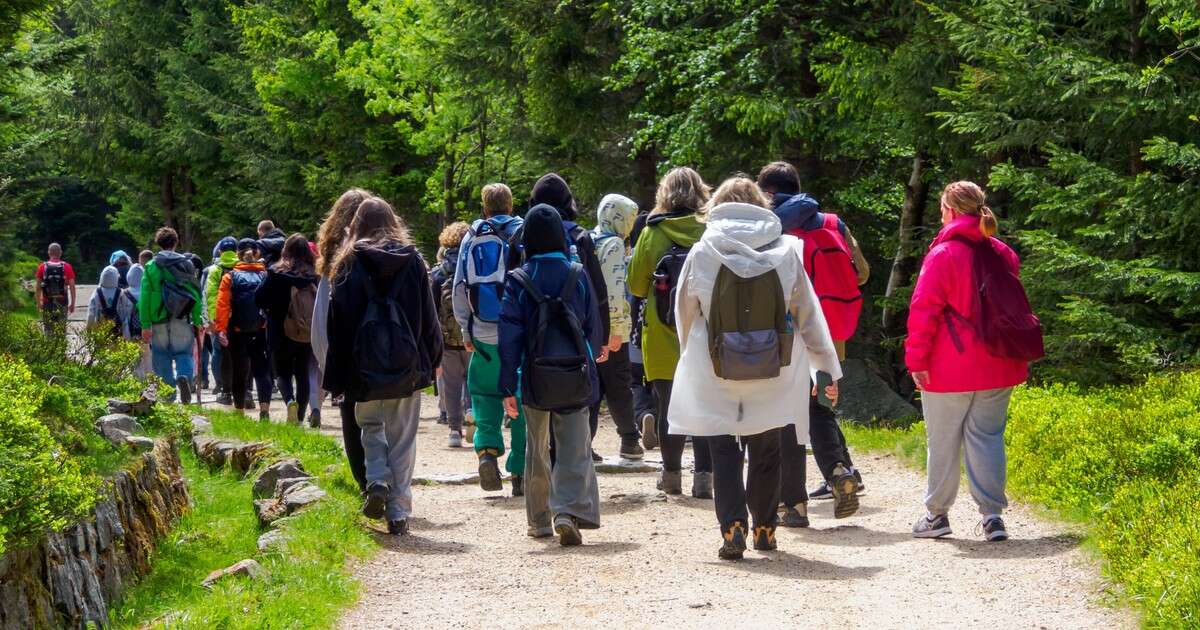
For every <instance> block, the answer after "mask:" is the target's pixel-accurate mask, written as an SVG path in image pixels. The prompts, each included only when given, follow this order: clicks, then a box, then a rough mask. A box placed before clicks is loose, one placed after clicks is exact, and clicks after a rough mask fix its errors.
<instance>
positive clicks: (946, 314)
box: [904, 216, 1029, 393]
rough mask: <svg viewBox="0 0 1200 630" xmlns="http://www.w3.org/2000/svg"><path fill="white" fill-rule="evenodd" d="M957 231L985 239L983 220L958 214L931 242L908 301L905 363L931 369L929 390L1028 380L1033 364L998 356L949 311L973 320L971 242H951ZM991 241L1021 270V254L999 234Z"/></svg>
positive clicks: (968, 389)
mask: <svg viewBox="0 0 1200 630" xmlns="http://www.w3.org/2000/svg"><path fill="white" fill-rule="evenodd" d="M956 235H957V236H965V237H967V238H970V239H974V240H981V239H983V238H984V236H983V233H982V232H980V231H979V218H978V217H973V216H960V217H958V218H957V219H955V220H954V221H952V222H950V224H949V225H947V226H945V227H943V228H942V231H941V232H939V233H938V235H937V238H935V239H934V240H933V243H932V244H931V245H930V246H929V253H928V254H926V255H925V261H924V262H923V263H922V264H921V275H920V276H919V277H918V278H917V286H916V288H915V289H914V290H913V296H912V302H911V303H910V304H909V309H908V339H906V340H905V342H904V362H905V364H906V365H907V366H908V369H909V371H910V372H920V371H928V372H929V385H928V386H927V387H926V390H927V391H931V392H941V393H949V392H972V391H981V390H986V389H998V388H1001V387H1012V386H1014V385H1018V384H1020V383H1023V382H1025V380H1026V379H1027V378H1028V377H1029V364H1028V363H1026V362H1024V361H1015V360H1012V359H1004V358H1000V357H996V356H993V355H992V354H990V353H989V352H988V350H987V347H986V346H984V344H983V342H982V341H980V340H979V339H978V338H977V337H976V335H975V331H974V330H973V329H972V327H971V326H970V325H968V324H966V323H965V322H963V321H961V320H960V319H959V318H958V317H956V316H955V315H954V314H953V313H951V312H950V309H953V311H954V312H956V313H957V314H958V315H961V316H962V317H964V318H966V319H968V320H969V319H972V318H973V317H974V316H975V301H976V287H975V280H974V274H973V271H972V269H971V267H972V253H971V250H970V249H969V248H968V247H967V245H965V244H963V243H958V242H955V241H952V240H950V238H951V237H952V236H956ZM991 242H992V247H994V248H995V249H996V251H998V252H1000V254H1001V255H1003V256H1004V257H1005V258H1006V259H1007V260H1008V261H1009V264H1011V265H1012V268H1013V270H1014V271H1015V272H1019V271H1020V267H1021V261H1020V260H1019V259H1018V258H1017V255H1016V253H1014V252H1013V250H1011V249H1009V247H1008V246H1007V245H1005V244H1004V243H1002V242H1000V241H999V240H997V239H995V238H993V239H991ZM951 329H953V330H951ZM956 337H957V341H958V342H959V343H960V344H961V350H960V349H959V347H958V346H957V345H956V343H955V341H956V339H955V338H956Z"/></svg>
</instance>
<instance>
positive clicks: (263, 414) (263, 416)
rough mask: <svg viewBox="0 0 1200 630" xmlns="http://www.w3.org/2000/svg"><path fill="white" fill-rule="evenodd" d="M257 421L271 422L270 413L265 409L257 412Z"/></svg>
mask: <svg viewBox="0 0 1200 630" xmlns="http://www.w3.org/2000/svg"><path fill="white" fill-rule="evenodd" d="M258 421H259V422H270V421H271V412H270V411H267V410H266V409H263V410H262V411H259V412H258Z"/></svg>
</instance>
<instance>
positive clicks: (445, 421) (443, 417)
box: [437, 413, 450, 424]
mask: <svg viewBox="0 0 1200 630" xmlns="http://www.w3.org/2000/svg"><path fill="white" fill-rule="evenodd" d="M437 423H438V424H450V419H449V418H447V417H446V414H444V413H443V414H441V415H439V416H438V419H437Z"/></svg>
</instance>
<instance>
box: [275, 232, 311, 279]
mask: <svg viewBox="0 0 1200 630" xmlns="http://www.w3.org/2000/svg"><path fill="white" fill-rule="evenodd" d="M271 269H273V270H275V271H279V272H283V273H293V274H298V275H304V276H311V275H315V274H316V273H317V259H316V257H315V256H313V253H312V249H310V248H309V246H308V239H306V238H304V235H303V234H300V233H299V232H297V233H296V234H293V235H291V236H289V237H288V238H287V240H286V241H284V242H283V253H282V254H280V256H279V262H277V263H275V264H274V265H273V266H272V267H271Z"/></svg>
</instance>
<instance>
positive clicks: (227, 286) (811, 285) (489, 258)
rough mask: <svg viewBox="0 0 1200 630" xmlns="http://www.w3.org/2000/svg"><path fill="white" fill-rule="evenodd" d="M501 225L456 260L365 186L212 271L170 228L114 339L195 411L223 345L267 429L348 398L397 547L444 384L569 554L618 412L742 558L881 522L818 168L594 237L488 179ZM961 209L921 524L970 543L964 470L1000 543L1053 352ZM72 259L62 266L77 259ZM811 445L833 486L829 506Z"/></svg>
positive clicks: (225, 363)
mask: <svg viewBox="0 0 1200 630" xmlns="http://www.w3.org/2000/svg"><path fill="white" fill-rule="evenodd" d="M481 207H482V214H481V216H480V217H479V218H478V219H475V220H473V221H472V222H471V223H469V224H468V223H465V222H459V223H454V224H451V225H448V226H446V227H445V229H443V230H442V232H441V234H440V235H439V239H438V245H439V248H438V254H437V260H436V261H434V264H433V265H432V266H431V265H428V264H427V263H426V262H425V260H424V259H423V257H422V256H421V254H420V253H418V251H417V248H416V247H415V245H414V243H413V240H412V238H411V236H410V234H409V232H408V230H407V227H406V226H405V224H404V222H403V221H402V220H401V219H400V218H399V217H398V216H397V215H396V213H395V212H394V211H393V209H392V207H391V206H390V205H389V204H388V202H387V201H385V200H384V199H381V198H380V197H378V196H376V195H374V194H372V193H370V192H368V191H365V190H360V189H351V190H348V191H346V192H345V193H343V194H342V195H341V197H340V198H338V200H337V201H336V202H335V203H334V205H333V207H332V208H331V209H330V211H329V213H328V215H327V216H326V218H325V220H324V222H323V224H322V225H321V227H320V230H319V233H318V234H317V238H316V241H315V243H314V242H310V241H308V240H307V239H306V238H305V237H304V236H303V235H301V234H293V235H291V236H285V235H284V233H283V232H282V231H280V230H278V229H276V228H275V226H274V225H273V224H271V223H270V222H269V221H264V222H263V223H262V224H260V225H259V230H258V238H243V239H241V240H236V239H234V238H232V237H226V238H223V239H221V240H220V241H219V242H218V243H217V246H216V247H215V248H214V250H213V254H212V262H211V264H209V265H207V266H202V265H201V264H200V261H198V260H196V258H197V257H195V256H193V255H185V254H180V253H177V252H176V251H175V250H176V247H177V245H178V237H177V235H176V234H175V232H174V231H173V230H171V229H170V228H162V229H160V230H159V231H158V233H157V234H156V236H155V243H156V245H157V246H158V248H159V251H158V253H156V254H153V255H152V257H150V256H147V254H149V252H144V253H143V256H141V257H140V260H139V263H137V264H128V263H130V262H131V261H129V258H128V256H125V255H124V254H123V252H117V253H116V254H114V255H113V265H111V266H109V267H106V268H105V269H104V271H103V272H102V273H101V282H100V289H99V290H98V291H97V294H96V296H94V297H93V299H92V304H91V305H90V307H89V320H90V321H99V320H100V319H111V320H113V321H114V323H115V324H116V330H118V331H120V334H122V335H124V336H125V337H127V338H131V339H136V338H137V337H138V334H139V333H140V335H141V336H142V338H143V339H144V340H145V341H146V342H148V344H149V355H150V357H151V363H152V366H153V371H154V373H155V374H157V375H158V376H159V377H160V378H162V379H163V380H164V381H165V382H167V383H175V384H176V387H177V392H178V395H179V398H180V400H181V401H182V402H184V403H187V402H189V401H190V399H191V393H192V390H193V388H194V387H196V386H197V382H196V381H195V380H193V379H194V373H195V372H194V371H195V366H194V364H193V361H194V359H193V355H194V354H195V355H197V356H198V357H199V358H200V360H201V363H202V364H203V363H205V360H204V358H203V357H204V356H205V355H206V354H207V353H208V352H210V351H211V354H212V358H211V365H212V367H213V372H214V374H215V375H216V377H217V381H216V383H217V385H216V388H217V390H218V391H219V392H220V395H221V396H222V398H220V399H219V400H218V402H225V403H229V402H232V404H233V405H234V406H235V407H237V408H239V409H253V400H252V399H251V396H250V393H249V383H251V382H253V383H254V384H255V385H256V387H257V390H258V405H259V407H258V409H259V412H260V417H261V418H262V419H264V420H266V419H268V418H269V415H268V414H269V405H270V399H271V396H272V390H273V385H274V384H276V383H277V384H278V390H279V394H280V396H281V397H282V398H283V400H284V401H285V403H286V405H287V408H288V419H289V420H290V421H292V422H301V421H302V420H303V417H304V409H305V407H306V406H307V407H310V408H311V415H310V418H311V422H312V424H313V426H319V424H320V417H319V408H320V401H321V398H322V397H323V395H324V393H325V392H328V393H330V394H331V395H333V396H335V397H336V399H338V400H340V401H341V403H340V405H339V407H340V413H341V420H342V432H343V437H344V441H345V448H346V454H347V458H348V461H349V464H350V469H351V472H352V474H353V476H354V478H355V479H356V481H357V482H358V483H359V485H360V488H361V489H362V492H363V497H364V504H363V513H364V514H365V515H366V516H367V517H368V518H371V519H381V520H384V521H385V522H386V525H387V530H388V532H389V533H391V534H395V535H404V534H406V533H407V532H408V519H409V517H410V515H411V514H412V510H413V500H412V475H413V469H414V465H415V453H416V451H415V445H416V436H417V426H418V421H419V418H420V411H421V405H420V399H421V393H422V391H423V390H425V389H427V388H428V387H430V386H431V385H434V384H435V383H436V391H437V394H438V397H439V408H440V418H439V423H443V424H445V425H448V428H449V438H448V442H447V443H448V446H449V447H452V448H458V447H461V446H463V445H464V442H465V441H469V442H471V444H470V446H471V447H472V448H473V449H474V451H475V453H476V455H477V458H478V473H479V484H480V486H481V487H482V489H483V490H485V491H491V492H494V491H500V490H502V489H503V482H504V478H503V475H502V473H501V470H500V466H501V462H500V460H501V459H502V458H505V456H506V455H507V457H506V458H505V461H504V464H503V465H504V468H505V469H506V470H507V472H508V473H509V480H510V485H511V489H512V494H513V496H518V497H524V502H525V506H526V518H527V527H528V530H527V532H528V535H529V536H532V537H538V538H540V537H550V536H555V535H557V537H558V540H559V542H560V544H562V545H564V546H572V545H578V544H581V543H582V536H581V533H580V532H581V530H587V529H596V528H598V527H599V526H600V518H601V514H600V512H601V504H600V495H599V486H598V484H597V479H596V471H595V464H596V463H597V462H599V461H602V457H601V456H600V455H599V454H598V453H597V452H596V451H595V450H594V449H593V447H592V441H593V438H594V437H595V435H596V432H597V430H598V426H599V422H598V420H599V415H600V405H601V402H602V401H603V402H604V403H606V404H607V409H608V412H609V414H610V416H611V417H612V420H613V423H614V424H615V426H616V431H617V433H618V434H619V437H620V448H619V455H620V457H621V458H624V459H631V460H638V459H642V458H643V457H644V454H645V451H646V450H649V449H656V448H657V449H660V450H661V455H662V471H661V473H660V475H659V478H658V481H657V487H658V489H659V490H661V491H663V492H665V493H666V494H671V495H678V494H682V492H683V470H684V467H683V455H684V451H685V449H686V446H687V444H688V443H689V442H690V443H691V445H692V453H693V460H694V472H693V474H692V478H691V495H692V496H694V497H696V498H700V499H713V500H714V505H715V511H716V515H717V521H718V527H719V531H720V535H721V545H720V547H719V550H718V555H719V557H720V558H723V559H738V558H741V557H742V555H743V552H744V551H745V550H746V548H747V545H748V544H752V545H753V547H754V548H755V549H758V550H772V549H775V548H776V544H777V543H776V536H775V530H776V527H777V526H784V527H808V526H809V516H808V510H807V505H808V501H809V500H810V499H824V498H831V499H832V500H833V502H834V516H835V518H839V519H840V518H846V517H849V516H851V515H853V514H854V513H855V512H856V511H857V510H858V508H859V498H858V496H859V494H860V493H862V492H863V491H864V485H863V479H862V475H861V473H860V472H859V470H858V469H857V468H856V467H855V465H854V462H853V460H852V458H851V454H850V452H849V449H848V448H847V445H846V440H845V437H844V436H843V434H842V431H841V429H840V428H839V425H838V422H837V419H836V417H835V415H834V413H833V411H832V410H831V409H830V407H832V406H836V405H837V402H838V399H839V394H840V392H839V388H838V381H839V379H840V378H841V376H842V369H841V361H842V360H843V359H844V358H845V342H846V341H847V340H848V339H850V338H851V337H852V336H853V335H854V333H855V330H856V328H857V324H858V318H859V314H860V311H861V306H862V299H863V298H862V293H861V290H860V286H861V285H863V284H865V283H866V281H867V279H868V277H869V268H868V265H867V262H866V258H865V257H864V256H863V254H862V252H861V250H860V248H859V246H858V243H857V241H856V240H855V238H854V236H853V234H852V233H851V230H850V228H849V227H848V226H847V225H846V223H845V222H844V221H843V220H842V219H841V218H839V217H838V216H837V215H835V214H832V213H828V212H824V211H822V210H821V206H820V204H819V203H818V202H817V201H816V200H815V199H813V198H812V197H811V196H809V195H806V194H804V193H803V192H802V190H801V182H800V177H799V175H798V173H797V171H796V169H795V168H794V167H792V166H791V165H790V164H788V163H785V162H775V163H772V164H768V165H767V166H765V167H763V168H762V169H761V170H760V171H759V173H758V176H757V179H756V180H755V179H751V178H749V177H747V176H740V175H739V176H735V177H731V178H729V179H727V180H725V181H724V182H722V183H721V184H720V185H719V186H718V187H717V188H716V189H715V191H714V190H712V189H711V187H710V186H709V185H708V184H706V183H705V182H704V181H703V179H702V178H701V176H700V175H699V174H698V173H697V172H696V171H694V170H692V169H690V168H687V167H679V168H675V169H673V170H671V171H670V172H668V173H667V174H666V175H665V176H664V177H663V178H662V180H661V182H660V184H659V186H658V189H657V192H656V195H655V200H654V207H653V208H650V209H648V210H643V209H640V208H639V206H638V204H637V203H636V202H635V201H633V200H632V199H630V198H629V197H626V196H624V195H620V194H609V195H606V196H604V197H603V198H602V199H601V200H600V202H599V204H598V207H597V209H596V216H595V219H596V221H595V224H596V227H595V228H593V229H590V230H589V229H587V228H584V227H583V226H581V225H579V223H577V220H578V219H579V214H580V209H579V208H578V206H577V205H576V200H575V197H574V195H573V194H572V192H571V189H570V187H569V186H568V184H567V182H566V181H565V180H564V179H563V178H562V177H560V176H559V175H557V174H554V173H550V174H547V175H545V176H543V177H541V178H540V179H539V180H538V181H537V183H536V184H535V185H534V186H533V189H532V191H531V193H530V196H529V199H528V205H527V208H528V209H527V210H526V211H525V213H524V216H523V217H520V216H516V215H515V214H514V204H513V194H512V191H511V190H510V189H509V188H508V186H506V185H504V184H502V183H495V184H489V185H487V186H485V187H483V189H482V191H481ZM941 213H942V226H943V227H942V229H941V231H940V232H939V234H938V236H937V237H936V238H935V240H934V241H933V243H932V245H931V246H930V249H929V252H928V254H927V255H926V256H925V259H924V262H923V265H922V269H921V273H920V276H919V278H918V280H917V283H916V286H915V289H914V291H913V296H912V302H911V306H910V310H909V319H908V333H909V334H908V337H907V339H906V342H905V361H906V364H907V367H908V369H909V370H910V371H911V373H912V377H913V380H914V382H915V384H916V386H917V387H918V388H919V389H920V390H921V400H922V405H923V408H924V415H925V421H926V428H927V432H928V434H929V463H928V471H929V472H928V488H927V492H926V496H925V513H924V514H922V515H921V517H920V518H919V519H918V520H917V522H916V523H915V525H914V526H913V530H912V532H913V535H914V536H917V537H924V538H935V537H941V536H945V535H948V534H950V533H951V528H950V522H949V518H948V511H949V509H950V506H951V505H952V503H953V502H954V499H955V496H956V495H957V491H958V484H959V475H960V472H959V465H960V464H959V462H960V459H962V458H964V457H965V460H966V468H967V477H968V481H969V486H970V492H971V495H972V497H973V498H974V499H975V501H976V503H977V504H978V506H979V512H980V514H981V521H980V523H981V526H982V530H983V532H984V536H985V538H986V539H987V540H989V541H998V540H1004V539H1006V538H1007V536H1008V534H1007V532H1006V530H1005V525H1004V521H1003V518H1002V513H1003V511H1004V509H1005V507H1006V506H1007V503H1006V498H1005V453H1004V439H1003V434H1004V426H1005V421H1006V417H1007V406H1008V399H1009V396H1010V394H1011V392H1012V388H1013V387H1014V386H1015V385H1017V384H1019V383H1021V382H1023V381H1024V380H1025V379H1026V378H1027V375H1028V366H1029V362H1030V361H1033V360H1036V359H1037V358H1039V357H1040V356H1041V352H1042V346H1041V330H1040V325H1039V324H1038V321H1037V318H1036V317H1035V316H1034V315H1033V313H1032V312H1031V311H1030V309H1029V304H1028V300H1027V299H1026V298H1025V294H1024V290H1023V288H1022V287H1021V284H1020V280H1019V278H1018V271H1019V269H1018V267H1019V262H1018V260H1017V257H1016V255H1015V254H1014V253H1013V251H1012V250H1011V249H1009V248H1008V247H1007V246H1006V245H1005V244H1003V243H1002V242H1001V241H999V240H998V239H996V238H994V235H995V233H996V229H997V222H996V218H995V216H994V215H993V214H992V212H991V210H990V209H989V208H988V206H987V204H986V198H985V193H984V191H983V190H982V189H981V188H980V187H979V186H978V185H976V184H974V183H971V182H966V181H959V182H954V183H952V184H950V185H949V186H947V187H946V189H945V190H944V192H943V193H942V196H941ZM50 253H51V260H50V262H49V263H47V265H48V266H49V265H54V264H62V263H61V260H60V258H58V257H57V255H56V251H55V249H54V248H53V247H52V249H51V252H50ZM58 253H59V254H61V252H58ZM118 254H120V256H118ZM122 261H123V262H124V263H126V264H125V267H127V268H128V269H127V270H123V269H122V268H121V267H119V266H118V265H117V263H119V262H122ZM66 270H68V271H65V272H63V273H62V274H61V275H63V276H64V277H66V276H71V277H73V274H70V273H69V266H67V267H66ZM52 277H53V276H52V275H51V274H49V273H47V272H43V271H42V270H41V269H39V281H40V286H41V287H42V288H41V292H42V298H45V297H46V296H47V295H51V296H53V295H57V293H53V294H52V293H51V290H52V289H53V288H54V287H55V286H57V285H54V284H53V283H51V282H47V280H46V279H47V278H52ZM64 284H65V283H64ZM126 286H127V287H128V288H123V287H126ZM50 299H51V300H53V297H51V298H50ZM123 300H125V301H123ZM67 303H68V304H73V299H72V300H69V301H68V302H67ZM114 304H115V305H116V310H115V311H113V310H111V308H112V307H111V305H114ZM122 304H124V306H122ZM47 308H50V307H49V306H47ZM93 311H94V312H95V315H94V316H93V315H92V313H93ZM133 320H137V324H136V325H133V324H131V323H129V322H131V321H133ZM206 349H210V350H206ZM206 371H207V370H206V368H203V367H202V368H201V372H200V373H201V374H205V373H206ZM199 386H200V387H204V385H203V384H202V383H201V384H199ZM822 399H824V400H825V401H827V402H828V404H829V407H827V406H826V405H825V404H823V401H822ZM305 403H308V404H307V405H306V404H305ZM472 421H473V423H472ZM471 428H473V429H474V430H473V432H471V431H470V430H469V429H471ZM505 433H507V440H506V436H505ZM806 442H808V443H810V444H811V447H812V451H813V454H814V459H815V460H816V463H817V467H818V469H819V471H820V477H821V484H820V486H819V487H818V488H816V489H815V490H814V491H813V492H811V493H810V492H808V491H807V478H806V477H807V471H806V459H807V457H806V452H807V448H806V444H805V443H806ZM747 460H748V466H747Z"/></svg>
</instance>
